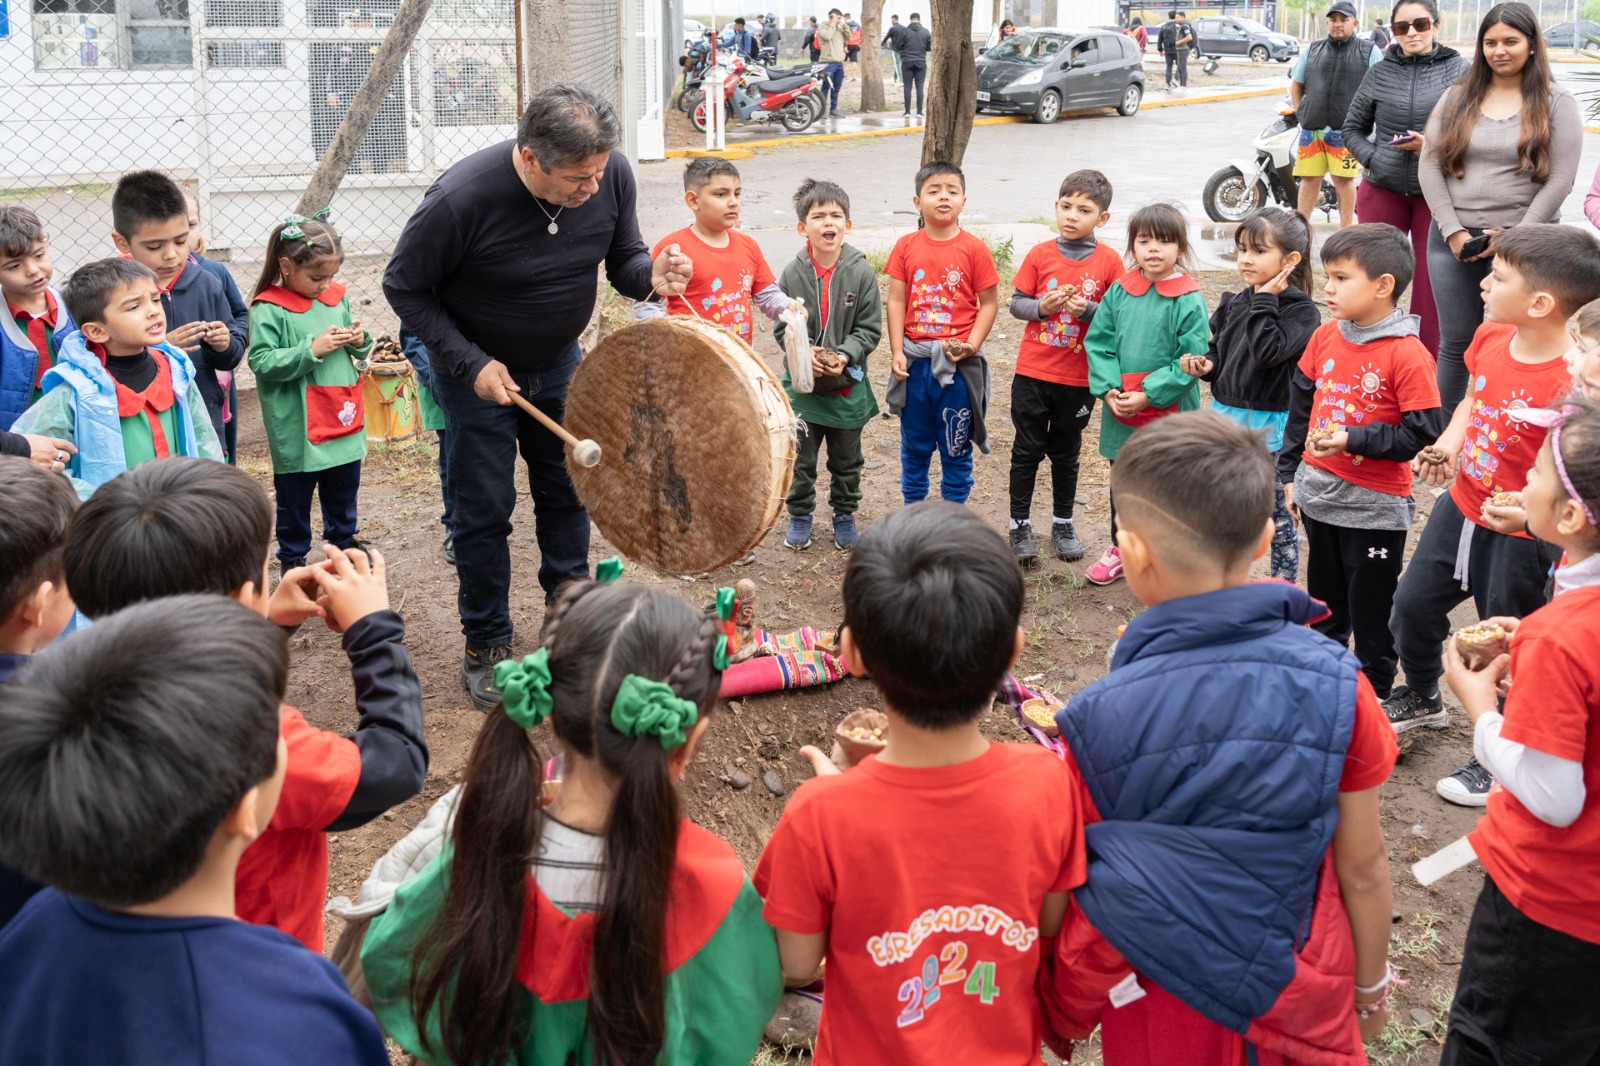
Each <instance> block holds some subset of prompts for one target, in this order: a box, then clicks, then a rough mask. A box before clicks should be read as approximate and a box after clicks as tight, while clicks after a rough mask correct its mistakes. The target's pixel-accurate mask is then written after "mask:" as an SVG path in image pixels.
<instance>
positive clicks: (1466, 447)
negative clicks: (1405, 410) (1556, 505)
mask: <svg viewBox="0 0 1600 1066" xmlns="http://www.w3.org/2000/svg"><path fill="white" fill-rule="evenodd" d="M1516 335H1517V327H1515V326H1508V325H1505V324H1503V323H1500V322H1485V323H1484V324H1483V325H1481V326H1479V327H1478V332H1477V333H1475V334H1474V335H1473V337H1472V344H1471V345H1470V346H1469V347H1468V348H1467V350H1466V353H1465V355H1463V357H1462V358H1463V359H1464V360H1465V361H1466V364H1467V373H1469V374H1471V375H1472V395H1471V398H1470V399H1469V401H1468V402H1469V403H1471V404H1472V407H1471V409H1470V412H1469V417H1468V420H1467V435H1466V437H1465V439H1464V440H1463V441H1462V444H1461V458H1460V465H1459V467H1458V469H1457V471H1456V479H1455V482H1454V483H1453V484H1452V485H1451V486H1450V498H1451V499H1452V500H1454V501H1455V504H1456V506H1457V507H1459V508H1461V513H1462V514H1463V515H1465V516H1466V517H1467V518H1468V519H1470V520H1472V521H1473V522H1476V523H1478V525H1480V526H1482V525H1483V501H1485V500H1487V499H1488V498H1489V497H1490V496H1493V495H1494V494H1495V493H1497V492H1521V491H1522V488H1523V486H1524V485H1526V484H1527V483H1528V468H1529V467H1531V466H1533V461H1534V460H1535V459H1537V458H1538V456H1539V448H1540V446H1541V445H1543V444H1544V435H1545V432H1546V431H1545V430H1544V429H1543V428H1542V427H1540V426H1536V425H1534V424H1533V423H1531V422H1524V421H1522V419H1520V418H1519V417H1518V416H1519V415H1521V414H1522V413H1523V412H1525V411H1527V410H1528V409H1529V408H1531V407H1548V406H1550V405H1551V404H1553V403H1555V402H1556V401H1557V400H1559V399H1561V397H1563V396H1565V395H1566V394H1567V393H1568V392H1570V391H1571V390H1572V371H1571V370H1570V369H1569V368H1568V366H1567V359H1566V356H1565V355H1561V356H1557V357H1556V358H1554V359H1546V360H1545V361H1544V362H1542V363H1519V362H1518V361H1517V360H1515V359H1513V358H1512V357H1511V338H1513V337H1515V336H1516ZM1484 528H1485V529H1487V528H1488V527H1487V526H1484ZM1512 536H1515V537H1523V538H1525V539H1526V538H1527V537H1528V535H1527V534H1526V533H1513V534H1512Z"/></svg>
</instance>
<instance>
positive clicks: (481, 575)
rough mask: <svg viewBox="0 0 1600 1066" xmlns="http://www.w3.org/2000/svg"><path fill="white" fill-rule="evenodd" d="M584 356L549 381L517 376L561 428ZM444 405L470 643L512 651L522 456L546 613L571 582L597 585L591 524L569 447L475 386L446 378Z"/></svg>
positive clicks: (542, 374) (460, 601) (439, 384)
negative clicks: (592, 579) (515, 519)
mask: <svg viewBox="0 0 1600 1066" xmlns="http://www.w3.org/2000/svg"><path fill="white" fill-rule="evenodd" d="M580 359H581V353H580V352H579V349H578V346H577V345H576V344H574V345H573V346H572V347H571V348H569V349H568V350H567V351H566V352H565V353H564V354H563V355H562V356H561V357H560V358H559V359H558V360H557V361H556V362H555V363H554V364H553V365H552V366H550V367H548V368H546V369H545V370H542V371H532V372H515V371H514V372H513V373H512V375H511V376H512V377H513V378H514V379H515V380H516V382H517V384H518V385H520V386H521V387H522V395H523V396H524V397H525V398H526V399H527V400H528V401H529V402H530V403H532V404H533V405H534V406H535V407H537V408H539V409H540V410H541V411H543V412H544V413H545V414H547V415H549V416H550V417H551V418H554V419H556V420H557V421H560V420H561V419H562V417H563V416H564V415H565V413H566V399H567V386H568V385H569V384H571V382H572V374H573V371H575V370H577V368H578V362H579V360H580ZM433 393H434V398H435V399H436V400H438V402H439V406H440V407H441V408H443V409H444V413H445V418H446V420H447V421H449V423H450V426H451V429H452V439H451V441H450V456H449V463H448V467H449V478H450V496H449V498H450V500H451V501H452V502H453V503H454V505H455V514H454V517H453V521H454V525H453V530H454V533H455V547H456V576H457V578H458V580H459V582H460V586H459V587H460V591H459V592H458V593H457V596H456V608H457V610H458V611H459V612H460V614H461V631H462V632H463V633H465V634H466V636H467V643H468V644H470V645H472V646H473V647H476V648H490V647H494V646H496V645H500V644H509V643H511V634H512V626H511V607H510V600H511V548H510V545H509V544H508V543H507V538H508V537H510V536H511V516H512V513H513V511H515V509H516V503H517V485H516V462H517V453H518V452H521V454H522V459H523V461H524V462H526V463H527V464H528V487H529V489H530V490H531V491H532V494H533V529H534V537H535V539H537V541H538V542H539V585H540V587H541V588H543V589H544V598H545V602H546V603H550V602H552V601H553V600H554V599H555V592H556V589H557V588H559V587H560V586H561V585H563V584H565V583H566V582H568V581H572V580H575V579H579V578H585V577H588V576H589V515H588V513H587V512H586V511H584V509H583V505H582V504H581V503H579V502H578V494H577V492H576V491H575V490H574V489H573V487H572V479H571V478H569V477H568V476H567V455H566V448H565V446H564V445H563V444H562V442H561V439H560V438H559V437H557V436H556V435H555V434H554V433H551V432H550V431H549V430H547V429H545V428H544V427H543V426H542V425H540V424H539V423H537V422H535V421H534V420H533V419H532V418H531V417H529V416H528V415H526V414H523V413H522V411H521V410H520V409H518V408H516V407H501V406H500V405H499V404H494V403H490V402H489V401H488V400H484V399H480V398H479V397H478V394H477V393H476V392H474V391H473V389H472V382H470V381H468V380H466V379H465V378H458V377H452V376H450V375H447V374H436V375H434V380H433Z"/></svg>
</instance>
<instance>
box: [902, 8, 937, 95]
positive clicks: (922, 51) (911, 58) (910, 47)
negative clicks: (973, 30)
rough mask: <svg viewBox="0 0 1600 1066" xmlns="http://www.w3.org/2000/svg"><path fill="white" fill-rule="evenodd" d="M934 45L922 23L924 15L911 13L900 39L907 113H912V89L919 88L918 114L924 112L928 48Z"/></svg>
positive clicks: (931, 37) (931, 36) (930, 35)
mask: <svg viewBox="0 0 1600 1066" xmlns="http://www.w3.org/2000/svg"><path fill="white" fill-rule="evenodd" d="M932 47H933V35H932V34H930V33H929V32H928V27H926V26H924V25H923V24H922V16H921V15H920V14H918V13H917V12H915V11H913V12H912V13H911V21H910V22H909V23H908V24H907V25H906V32H905V36H904V37H902V38H901V39H900V78H901V80H902V81H903V82H904V83H905V100H906V109H905V113H906V114H907V115H910V114H911V90H912V88H913V87H914V88H915V89H916V90H917V115H918V116H921V114H922V86H923V82H924V81H925V79H926V78H927V77H928V49H930V48H932Z"/></svg>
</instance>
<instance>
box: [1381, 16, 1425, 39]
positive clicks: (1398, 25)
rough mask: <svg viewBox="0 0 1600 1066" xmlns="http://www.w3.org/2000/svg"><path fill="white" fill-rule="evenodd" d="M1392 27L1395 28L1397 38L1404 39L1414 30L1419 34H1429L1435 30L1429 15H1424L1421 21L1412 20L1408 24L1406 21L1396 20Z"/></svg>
mask: <svg viewBox="0 0 1600 1066" xmlns="http://www.w3.org/2000/svg"><path fill="white" fill-rule="evenodd" d="M1391 25H1393V26H1394V32H1395V35H1396V36H1399V37H1404V36H1405V35H1406V34H1408V33H1410V32H1411V31H1412V30H1416V31H1417V32H1418V33H1427V32H1428V31H1429V30H1431V29H1433V19H1431V18H1429V17H1428V16H1427V15H1424V16H1422V17H1421V18H1419V19H1412V20H1411V21H1410V22H1407V21H1406V20H1405V19H1395V20H1394V22H1393V23H1391Z"/></svg>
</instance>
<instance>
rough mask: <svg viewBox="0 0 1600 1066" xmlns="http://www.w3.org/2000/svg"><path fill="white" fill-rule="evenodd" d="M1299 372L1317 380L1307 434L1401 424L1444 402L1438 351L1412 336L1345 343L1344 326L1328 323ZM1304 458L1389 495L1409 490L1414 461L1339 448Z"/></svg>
mask: <svg viewBox="0 0 1600 1066" xmlns="http://www.w3.org/2000/svg"><path fill="white" fill-rule="evenodd" d="M1300 372H1301V373H1302V374H1304V375H1305V376H1306V377H1308V378H1310V379H1311V380H1312V381H1314V382H1316V394H1315V396H1314V397H1313V399H1312V401H1311V422H1310V425H1309V426H1308V427H1307V433H1308V434H1309V433H1315V432H1316V431H1317V430H1319V429H1332V430H1333V431H1334V432H1336V433H1338V432H1343V431H1345V430H1347V429H1355V428H1356V427H1359V426H1370V425H1373V424H1374V423H1384V424H1386V425H1391V426H1396V425H1399V424H1400V416H1401V415H1402V414H1405V413H1406V412H1408V411H1426V410H1428V409H1430V408H1433V407H1438V406H1439V386H1438V384H1437V383H1436V382H1435V380H1434V370H1433V356H1431V355H1429V354H1428V349H1426V348H1424V347H1423V346H1422V342H1421V341H1419V340H1417V338H1415V337H1384V338H1381V339H1379V340H1375V341H1372V342H1371V343H1370V344H1355V343H1352V342H1351V341H1348V340H1345V338H1344V334H1342V333H1340V332H1339V323H1338V322H1337V321H1334V322H1325V323H1323V324H1322V325H1321V326H1320V327H1318V329H1317V331H1316V332H1315V333H1313V334H1312V335H1311V343H1310V344H1308V345H1306V352H1305V354H1304V355H1302V356H1301V357H1300ZM1304 461H1305V462H1307V463H1310V464H1311V465H1312V466H1315V467H1320V468H1321V469H1323V470H1326V471H1327V472H1328V473H1330V474H1332V475H1334V476H1335V477H1339V478H1343V479H1344V480H1345V481H1348V482H1350V483H1351V484H1352V485H1360V486H1362V487H1363V488H1369V489H1372V490H1374V491H1376V492H1383V493H1388V494H1389V495H1390V496H1409V495H1411V464H1410V463H1402V462H1397V461H1395V460H1392V459H1370V458H1367V457H1366V456H1363V455H1351V454H1349V453H1348V452H1340V453H1339V454H1338V455H1333V456H1329V457H1328V458H1326V459H1318V458H1316V457H1315V456H1313V455H1312V454H1311V451H1310V449H1309V448H1308V449H1307V450H1306V453H1305V456H1304Z"/></svg>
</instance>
